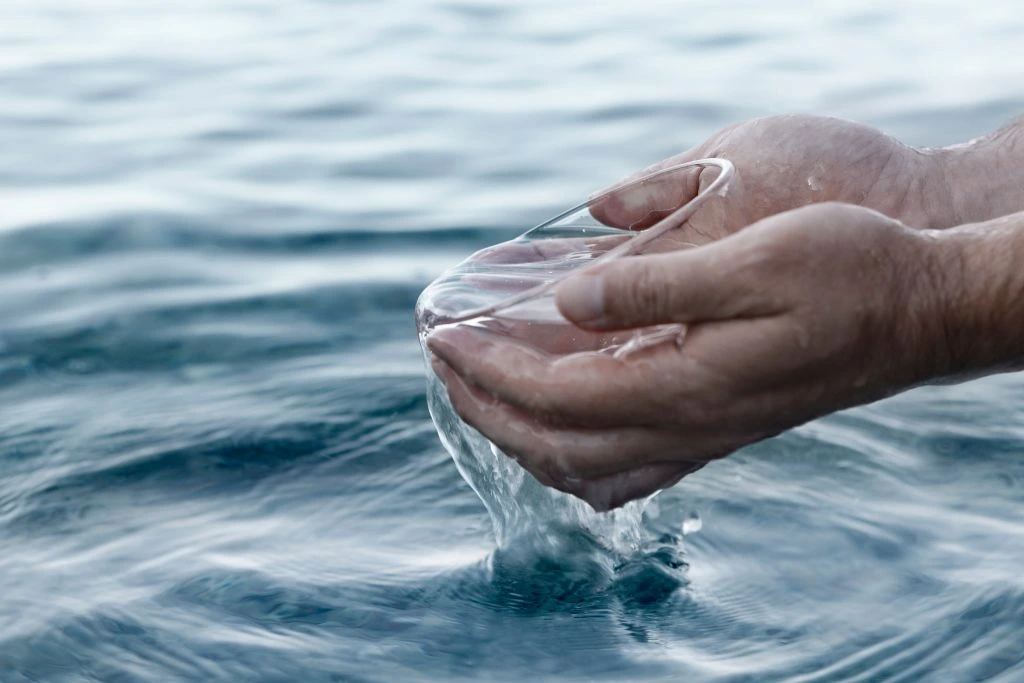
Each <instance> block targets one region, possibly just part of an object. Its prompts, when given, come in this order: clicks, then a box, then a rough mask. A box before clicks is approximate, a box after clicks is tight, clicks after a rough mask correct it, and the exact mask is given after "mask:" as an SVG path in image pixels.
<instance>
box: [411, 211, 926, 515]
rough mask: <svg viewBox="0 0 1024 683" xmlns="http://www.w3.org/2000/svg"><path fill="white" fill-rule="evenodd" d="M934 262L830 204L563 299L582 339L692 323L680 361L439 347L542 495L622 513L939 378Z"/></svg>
mask: <svg viewBox="0 0 1024 683" xmlns="http://www.w3.org/2000/svg"><path fill="white" fill-rule="evenodd" d="M928 246H929V239H928V238H927V237H925V236H924V235H921V234H919V233H917V232H915V231H912V230H910V229H909V228H907V227H905V226H903V225H902V224H900V223H898V222H897V221H894V220H892V219H890V218H887V217H885V216H882V215H881V214H879V213H877V212H874V211H871V210H867V209H863V208H859V207H853V206H849V205H839V204H820V205H815V206H811V207H806V208H803V209H799V210H796V211H792V212H788V213H783V214H779V215H776V216H773V217H770V218H768V219H765V220H763V221H760V222H758V223H757V224H755V225H753V226H751V227H749V228H748V229H745V230H743V231H741V232H739V233H737V234H735V235H732V236H730V237H727V238H724V239H722V240H720V241H718V242H715V243H714V244H711V245H708V246H705V247H702V248H700V249H692V250H681V251H675V252H671V253H665V254H657V255H651V256H643V257H637V258H630V259H623V260H619V261H613V262H610V263H607V264H603V265H601V266H599V267H597V268H594V269H592V271H591V273H590V274H587V275H582V276H579V277H577V278H574V279H571V280H568V281H567V282H566V283H565V284H563V286H562V288H561V289H560V291H559V297H558V304H559V307H560V309H561V311H562V313H563V314H564V315H565V316H566V317H567V318H568V319H569V320H571V321H572V322H573V323H575V324H576V325H579V326H581V327H585V328H588V329H590V330H594V331H602V330H614V329H624V328H633V327H639V326H646V325H652V324H661V323H672V322H674V323H686V324H688V325H689V330H688V333H687V336H686V339H685V341H684V343H683V344H682V345H678V346H677V345H674V344H663V345H659V346H655V347H653V348H650V349H647V350H644V351H641V352H639V353H637V354H635V355H633V356H628V357H626V358H625V359H617V358H614V357H613V356H610V355H608V354H602V353H597V352H592V351H586V350H583V351H577V352H575V353H569V354H562V353H549V352H545V351H540V350H538V349H537V348H535V347H533V346H530V345H526V344H523V343H521V342H519V341H517V340H515V339H513V338H511V337H509V336H507V335H498V334H492V333H489V332H487V331H485V330H480V329H474V328H470V327H460V326H454V327H448V328H442V329H440V330H438V331H437V332H435V333H434V335H432V336H431V338H430V339H429V341H428V344H429V348H430V349H431V351H432V352H433V354H434V355H435V356H436V360H435V361H434V368H435V371H436V372H437V373H438V374H439V376H440V377H441V378H442V380H443V381H444V382H445V384H446V386H447V388H448V391H449V395H450V397H451V399H452V403H453V405H454V407H455V409H456V411H457V412H458V413H459V414H460V415H461V416H462V417H463V419H465V420H466V421H467V422H468V423H469V424H471V425H473V426H474V427H475V428H477V429H478V430H479V431H481V432H482V433H484V434H485V435H487V436H488V438H490V439H491V440H492V441H494V443H496V444H497V445H498V446H499V447H500V448H501V449H502V450H503V451H504V452H506V453H508V454H509V455H511V456H512V457H515V458H516V459H517V460H518V461H519V462H520V463H521V464H522V465H523V466H524V467H525V468H526V469H527V470H529V471H530V472H531V473H532V474H533V475H534V476H536V477H537V479H538V480H540V481H541V482H542V483H544V484H547V485H549V486H554V487H557V488H559V489H561V490H564V491H568V492H570V493H573V494H574V495H577V496H579V497H580V498H583V499H584V500H586V501H588V502H589V503H590V504H591V505H593V506H594V507H595V508H596V509H609V508H612V507H616V506H618V505H621V504H623V503H625V502H627V501H629V500H632V499H634V498H638V497H642V496H645V495H648V494H650V493H652V492H654V491H656V490H658V489H660V488H664V487H665V486H669V485H671V484H673V483H675V482H676V481H678V480H679V479H680V478H681V477H683V476H684V475H686V474H687V473H689V472H691V471H693V470H694V469H697V468H698V467H700V466H701V465H703V464H704V463H706V462H708V461H710V460H713V459H715V458H719V457H722V456H724V455H727V454H728V453H731V452H732V451H734V450H736V449H737V448H740V447H742V446H745V445H747V444H750V443H753V442H755V441H759V440H761V439H764V438H766V437H769V436H772V435H775V434H778V433H779V432H781V431H783V430H785V429H788V428H790V427H793V426H796V425H798V424H802V423H803V422H806V421H808V420H810V419H813V418H815V417H818V416H820V415H824V414H827V413H830V412H832V411H834V410H838V409H841V408H844V407H847V406H851V405H856V404H858V403H863V402H865V401H870V400H873V399H877V398H881V397H883V396H886V395H888V394H890V393H892V392H894V391H896V390H899V389H901V388H906V387H908V386H911V385H913V384H914V383H916V382H918V381H919V380H921V379H922V378H924V377H926V376H928V374H929V372H928V369H927V368H926V367H923V366H922V367H917V366H918V365H923V364H925V363H927V362H928V359H929V358H930V357H932V356H933V355H934V353H932V352H930V351H928V350H927V349H925V348H924V347H923V346H922V344H921V343H919V342H920V340H922V339H933V338H937V336H938V335H930V334H927V333H925V331H924V330H925V328H924V327H923V325H924V324H925V323H926V321H927V320H929V319H930V318H929V316H923V315H919V313H920V312H921V311H923V310H925V309H927V307H928V306H929V301H930V283H929V279H928V273H929V272H930V271H931V270H932V269H933V268H934V266H933V265H932V264H930V263H929V262H928V259H929V258H930V251H929V248H928ZM766 282H771V283H773V286H772V287H765V286H764V285H765V283H766ZM595 291H601V292H603V294H604V296H603V297H596V298H595V296H594V292H595ZM597 299H600V301H597ZM595 302H596V304H595ZM915 312H916V313H915ZM936 353H937V352H936Z"/></svg>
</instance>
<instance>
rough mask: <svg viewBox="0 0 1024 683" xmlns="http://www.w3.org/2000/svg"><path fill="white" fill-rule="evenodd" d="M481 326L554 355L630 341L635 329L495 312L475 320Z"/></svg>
mask: <svg viewBox="0 0 1024 683" xmlns="http://www.w3.org/2000/svg"><path fill="white" fill-rule="evenodd" d="M475 324H476V325H477V326H479V327H480V328H481V329H484V330H487V331H488V332H493V333H494V334H496V335H500V336H502V337H506V338H511V339H514V340H516V341H519V342H522V343H523V344H526V345H528V346H530V347H532V348H534V349H537V350H539V351H543V352H545V353H547V354H550V355H552V356H564V355H567V354H571V353H584V352H593V351H600V350H601V349H606V348H609V347H613V348H614V347H618V346H620V345H622V344H625V343H626V342H627V341H629V339H630V337H631V336H632V333H631V332H594V331H591V330H584V329H581V328H579V327H576V326H575V325H572V324H570V323H568V322H566V321H564V320H558V321H552V322H549V321H537V320H529V319H523V318H513V317H505V316H503V315H502V314H500V313H498V314H495V317H494V318H488V319H484V320H481V321H479V322H477V323H475Z"/></svg>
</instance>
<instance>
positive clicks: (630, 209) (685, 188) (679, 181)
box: [590, 149, 717, 230]
mask: <svg viewBox="0 0 1024 683" xmlns="http://www.w3.org/2000/svg"><path fill="white" fill-rule="evenodd" d="M699 158H700V157H699V156H696V150H695V149H694V150H690V151H688V152H684V153H682V154H678V155H676V156H674V157H670V158H668V159H665V160H664V161H661V162H659V163H657V164H654V165H653V166H648V167H647V168H645V169H643V170H642V171H639V172H637V173H635V174H633V175H631V176H629V177H628V178H626V179H625V180H623V181H621V182H620V183H617V184H616V185H613V186H612V187H610V188H609V189H607V190H604V191H602V192H599V193H598V194H597V195H595V196H594V197H593V198H592V200H591V201H592V203H591V205H590V214H591V215H592V216H593V217H594V218H596V219H597V220H599V221H601V222H602V223H604V224H605V225H610V226H611V227H613V228H621V229H623V230H643V229H645V228H649V227H650V226H652V225H654V224H655V223H656V222H658V221H659V220H660V219H661V218H664V217H665V216H667V215H668V214H670V213H672V212H673V211H675V210H676V209H678V208H679V207H680V206H682V205H683V204H685V203H686V202H688V201H690V200H691V199H693V198H694V197H696V196H697V192H698V191H699V188H700V184H701V173H702V172H704V171H708V173H712V174H717V169H710V170H709V169H706V168H702V167H700V166H693V167H691V168H683V169H679V170H678V171H675V172H671V173H666V174H665V175H663V176H659V177H657V178H650V179H648V180H643V181H641V179H642V178H644V177H646V176H649V175H651V174H652V173H657V172H658V171H661V170H663V169H666V168H668V167H670V166H675V165H677V164H681V163H684V162H688V161H693V160H695V159H699ZM705 175H707V173H705ZM638 181H640V182H638Z"/></svg>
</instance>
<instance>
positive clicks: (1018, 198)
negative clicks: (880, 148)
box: [922, 118, 1024, 227]
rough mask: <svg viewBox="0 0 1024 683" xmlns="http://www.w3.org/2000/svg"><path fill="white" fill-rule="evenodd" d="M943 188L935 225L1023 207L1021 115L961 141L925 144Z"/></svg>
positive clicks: (974, 219)
mask: <svg viewBox="0 0 1024 683" xmlns="http://www.w3.org/2000/svg"><path fill="white" fill-rule="evenodd" d="M922 153H923V154H925V155H929V156H933V157H934V161H935V165H936V167H937V169H938V175H939V176H940V177H941V179H942V180H941V182H942V184H943V186H944V187H945V188H946V189H947V191H948V197H947V198H946V200H945V201H941V200H940V201H939V202H938V203H939V205H940V206H942V211H943V213H944V220H943V221H940V223H945V225H941V224H936V225H935V226H934V227H950V226H954V225H962V224H965V223H979V222H983V221H989V220H992V219H994V218H998V217H1000V216H1006V215H1008V214H1013V213H1016V212H1019V211H1024V118H1021V119H1018V120H1016V121H1014V122H1012V123H1010V124H1009V125H1007V126H1005V127H1003V128H1001V129H1000V130H998V131H996V132H995V133H992V134H990V135H986V136H985V137H982V138H978V139H977V140H972V141H971V142H967V143H964V144H960V145H954V146H952V147H947V148H944V149H938V150H925V151H923V152H922Z"/></svg>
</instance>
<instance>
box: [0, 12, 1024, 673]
mask: <svg viewBox="0 0 1024 683" xmlns="http://www.w3.org/2000/svg"><path fill="white" fill-rule="evenodd" d="M1022 29H1024V19H1022V17H1021V14H1020V12H1019V8H1018V7H1017V6H1016V4H1015V3H1010V2H997V1H996V0H987V1H982V2H978V3H974V4H972V5H971V6H970V7H966V6H963V5H962V4H961V3H953V2H929V3H924V2H911V3H899V4H898V5H897V4H896V3H891V2H890V3H883V2H881V1H877V0H869V1H868V2H852V0H851V1H850V2H833V3H819V4H814V5H811V4H807V3H804V4H801V5H799V6H792V7H790V6H788V5H786V6H783V5H781V4H779V3H776V4H775V5H774V6H768V5H763V4H761V3H753V2H750V3H733V2H722V3H718V4H715V5H711V4H708V5H706V6H702V7H695V6H691V5H686V6H683V5H680V4H679V3H672V2H658V1H656V0H640V1H637V2H631V3H624V4H623V3H603V4H593V3H591V4H588V5H587V6H585V7H584V6H583V5H576V4H574V3H555V2H548V1H544V2H541V1H528V2H522V3H516V4H515V5H509V6H503V5H498V4H496V3H490V2H485V1H484V0H478V1H462V2H440V1H436V2H435V1H431V0H416V1H413V0H409V1H407V2H402V1H400V0H393V1H392V2H389V3H387V6H386V7H384V6H383V4H382V3H372V2H328V1H326V0H320V1H314V0H293V1H292V2H287V3H285V2H277V3H271V2H269V1H268V0H246V1H244V2H243V1H241V0H235V1H229V0H184V1H182V2H177V3H173V4H172V3H157V2H154V1H151V0H150V1H147V0H141V1H140V0H8V2H5V3H3V7H2V8H0V93H2V94H3V102H4V107H3V109H2V111H0V399H2V402H0V406H2V408H0V468H2V469H0V548H2V550H3V552H0V596H2V597H0V680H2V681H4V683H6V682H7V681H28V680H44V681H81V680H99V681H134V680H161V681H162V680H204V681H206V680H226V681H237V680H263V681H292V680H301V681H328V680H341V681H393V680H451V679H462V680H510V681H511V680H522V679H524V678H527V677H529V678H531V679H540V680H543V679H558V680H624V679H629V680H663V681H677V680H699V681H777V680H778V681H781V680H796V681H831V680H858V681H867V680H872V681H874V680H896V681H913V680H941V681H974V680H997V681H1019V680H1021V679H1022V677H1024V651H1022V648H1021V645H1020V644H1021V642H1022V634H1024V576H1022V573H1021V570H1020V567H1021V566H1022V561H1024V531H1022V529H1024V525H1022V523H1021V522H1022V521H1024V520H1022V512H1021V511H1022V509H1024V508H1022V502H1024V457H1022V456H1024V383H1022V380H1021V377H1020V376H1005V377H998V378H991V379H988V380H983V381H979V382H974V383H971V384H967V385H963V386H960V387H950V388H943V389H928V390H920V391H916V392H914V393H911V394H907V395H904V396H902V397H898V398H896V399H894V400H890V401H887V402H885V403H881V404H878V405H875V406H871V407H866V408H862V409H858V410H853V411H849V412H846V413H843V414H840V415H837V416H834V417H831V418H828V419H825V420H821V421H819V422H816V423H814V424H811V425H808V426H806V427H804V428H801V429H798V430H796V431H794V432H792V433H789V434H786V435H785V436H783V437H781V438H779V439H776V440H774V441H771V442H768V443H765V444H761V445H759V446H755V447H752V448H750V449H747V450H746V451H744V452H743V453H740V454H738V455H736V456H734V457H732V458H729V459H727V460H724V461H721V462H717V463H714V464H712V465H709V466H708V467H706V468H704V469H703V470H701V471H700V472H699V473H697V474H695V475H693V476H691V477H689V478H687V479H686V480H684V481H683V482H682V483H681V484H680V485H679V486H678V487H677V488H675V489H673V490H672V491H669V492H667V493H665V494H663V495H662V496H660V497H659V499H658V500H657V501H656V504H655V505H653V506H652V507H651V508H649V509H648V514H647V520H646V532H645V533H646V539H645V542H644V544H643V548H642V551H641V553H640V554H639V555H637V556H635V557H632V558H630V559H628V560H624V559H622V558H621V556H618V555H615V554H614V553H608V552H607V551H606V550H604V549H602V548H600V547H595V546H594V545H593V544H592V543H591V542H590V540H589V539H588V538H587V537H586V536H585V535H583V536H581V535H571V534H566V535H565V536H562V537H555V538H551V539H549V541H548V546H547V547H545V548H537V547H534V546H531V545H530V544H519V545H515V544H513V545H510V546H509V547H506V548H502V549H501V550H499V551H496V550H495V547H496V544H495V539H494V537H493V534H492V527H491V523H490V520H489V518H488V515H487V513H486V510H485V508H484V506H483V505H482V504H481V503H480V501H479V499H478V498H477V497H476V495H475V494H474V493H473V492H472V491H471V490H470V489H469V487H468V486H467V485H466V484H465V483H464V482H463V480H462V478H461V477H460V476H459V474H458V472H457V470H456V468H455V467H454V466H453V464H452V461H451V459H450V458H449V456H448V455H447V454H446V453H445V452H444V451H443V449H442V447H441V445H440V443H439V441H438V439H437V436H436V433H435V432H434V428H433V426H432V425H431V423H430V419H429V416H428V413H427V406H426V394H425V382H424V370H423V364H422V358H421V356H420V352H419V348H418V344H417V340H416V333H415V329H414V325H413V319H412V308H413V305H414V303H415V301H416V297H417V295H418V294H419V292H420V291H421V290H422V288H423V287H424V286H425V285H426V284H427V283H428V282H429V281H430V280H431V279H433V278H434V277H435V276H436V275H437V274H439V273H440V272H441V271H442V270H443V269H444V268H446V267H448V266H450V265H452V264H453V263H455V262H457V261H458V260H460V259H461V258H463V257H464V256H465V255H466V254H468V253H469V252H471V251H473V250H475V249H477V248H480V247H482V246H484V245H487V244H490V243H493V242H497V241H499V240H501V239H507V238H509V237H511V236H512V235H515V234H518V233H519V232H521V231H522V229H523V228H524V227H526V226H529V225H532V224H535V223H537V222H539V220H541V219H543V218H545V217H546V216H549V215H552V214H553V213H555V212H556V211H557V210H559V209H561V208H562V207H563V206H564V204H565V203H566V202H569V201H572V200H573V199H575V198H577V197H579V196H581V195H585V194H586V193H587V192H589V191H591V190H593V189H596V188H598V187H600V186H602V185H604V184H606V183H609V182H611V181H613V180H615V179H617V178H619V177H620V176H622V175H624V174H626V173H628V172H631V171H633V170H635V169H636V168H639V167H641V166H642V165H645V164H647V163H649V162H651V161H654V160H657V159H659V158H661V157H664V156H667V155H668V154H670V153H673V152H675V151H678V150H680V149H682V148H684V147H687V146H689V145H691V144H693V143H696V142H698V141H699V140H701V139H702V138H703V137H704V136H706V135H707V134H709V133H711V132H712V131H713V130H715V129H716V128H718V127H720V126H721V125H724V124H726V123H728V122H732V121H735V120H738V119H741V118H746V117H749V116H754V115H760V114H767V113H773V112H782V111H814V112H818V113H826V114H834V115H839V116H847V117H852V118H857V119H860V120H863V121H865V122H868V123H871V124H874V125H877V126H881V127H883V128H885V129H886V130H888V131H890V132H893V133H895V134H897V135H899V136H901V137H903V138H904V139H906V140H907V141H908V142H911V143H915V144H930V145H937V144H946V143H951V142H956V141H961V140H965V139H968V138H970V137H972V136H974V135H978V134H980V133H983V132H985V131H987V130H989V129H991V128H992V127H994V126H996V125H998V124H999V123H1000V122H1002V121H1004V120H1006V119H1008V118H1010V117H1011V116H1013V115H1015V114H1018V113H1020V112H1021V111H1024V82H1022V81H1021V77H1020V74H1019V65H1018V64H1017V63H1016V62H1017V60H1014V59H1013V58H1012V56H1013V55H1016V54H1017V53H1018V52H1019V36H1020V35H1021V31H1022ZM697 519H699V522H697V521H695V520H697ZM684 524H685V525H686V526H685V529H686V530H687V533H686V534H685V535H684V533H683V531H684Z"/></svg>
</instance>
